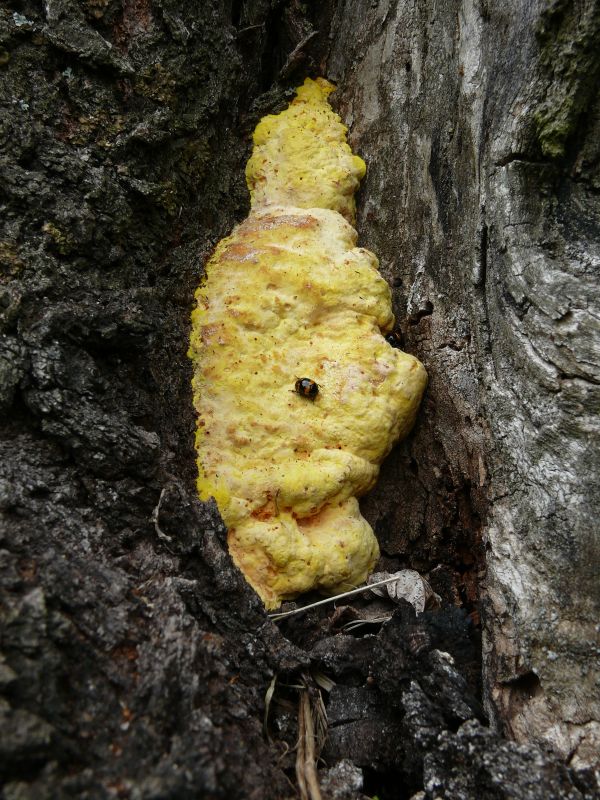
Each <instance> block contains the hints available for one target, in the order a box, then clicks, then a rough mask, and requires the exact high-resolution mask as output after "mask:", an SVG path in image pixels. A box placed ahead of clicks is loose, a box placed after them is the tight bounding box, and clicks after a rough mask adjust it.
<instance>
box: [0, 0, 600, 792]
mask: <svg viewBox="0 0 600 800" xmlns="http://www.w3.org/2000/svg"><path fill="white" fill-rule="evenodd" d="M496 5H497V4H491V3H489V4H488V3H485V2H483V0H482V2H480V3H479V4H477V3H475V2H471V1H470V0H464V2H460V1H459V0H450V1H449V2H444V3H435V2H430V1H429V0H423V2H419V3H408V2H402V0H380V2H375V3H365V2H361V1H360V0H339V1H338V2H333V0H332V2H328V3H323V4H321V3H314V4H312V5H311V4H308V5H305V4H302V3H299V2H296V0H289V2H279V1H278V0H272V1H270V0H248V1H247V2H232V3H228V2H220V1H219V0H211V2H206V3H201V4H198V3H196V2H171V0H155V1H154V2H150V1H149V0H139V2H137V1H136V2H129V0H124V2H119V1H118V0H106V2H95V1H94V0H90V1H89V2H83V3H76V2H74V1H72V0H50V1H49V2H47V3H45V4H41V3H38V2H35V1H34V0H23V1H22V2H19V1H18V0H15V2H14V3H12V4H10V5H6V6H4V7H3V8H2V9H0V89H1V92H2V94H1V99H2V104H3V113H2V117H1V120H0V132H1V141H2V151H1V153H0V168H1V170H2V181H1V183H0V192H1V199H0V203H1V207H2V219H1V222H0V224H1V228H0V267H1V270H2V271H1V273H0V328H1V330H0V336H1V338H0V414H1V415H2V416H1V418H0V448H1V450H2V453H1V457H0V511H1V512H2V522H1V524H0V593H1V594H0V600H1V605H0V636H1V638H0V693H1V696H0V782H2V786H3V788H2V792H3V794H2V796H3V798H6V799H7V800H8V799H9V798H10V800H16V798H19V799H20V800H21V799H22V798H32V800H33V798H39V797H52V798H54V797H89V798H97V797H98V798H104V797H106V798H109V797H130V798H144V799H145V798H158V797H160V798H186V797H190V798H195V797H202V798H205V797H215V798H216V797H219V798H228V800H230V799H231V798H237V797H239V798H246V797H256V798H284V797H292V796H294V794H295V788H294V786H293V785H292V784H291V783H290V778H292V779H293V775H294V769H293V756H292V755H290V754H289V752H288V750H289V748H290V747H293V746H294V744H295V736H296V735H297V729H296V727H295V724H296V720H295V712H293V711H292V712H291V711H290V710H289V702H288V701H289V700H290V697H288V696H286V695H285V692H286V691H289V692H291V697H292V698H293V701H294V702H296V700H297V698H296V696H295V695H294V694H293V692H294V691H295V690H286V689H281V690H280V691H281V695H280V697H279V701H280V703H279V705H277V704H276V703H275V702H274V703H273V708H272V710H271V714H272V721H271V736H272V739H273V741H270V740H268V739H266V738H265V736H264V735H263V730H262V725H263V715H264V698H265V694H266V692H267V688H268V687H269V684H270V682H271V681H272V679H273V677H274V676H275V675H277V676H278V678H279V684H283V683H288V684H292V685H295V684H297V683H298V681H299V680H303V681H306V682H307V683H310V678H309V677H307V676H308V674H309V673H308V670H309V667H311V666H312V667H313V668H318V669H319V670H320V671H323V672H326V673H327V674H328V675H329V676H331V677H332V678H333V679H335V680H336V682H337V686H336V688H335V690H334V691H332V693H331V696H330V698H329V701H328V708H329V714H330V723H331V726H332V727H331V730H330V736H329V742H328V744H327V746H326V750H325V756H326V758H327V759H328V766H333V765H334V764H336V763H338V762H339V763H342V764H344V763H345V761H344V760H345V759H351V760H352V761H353V763H354V764H355V765H357V766H358V767H360V768H361V769H362V770H363V773H364V774H363V777H364V785H363V791H364V792H365V793H369V794H378V795H379V797H380V798H381V800H385V798H388V797H396V796H406V797H408V796H410V794H411V793H412V792H416V791H419V790H422V791H423V792H424V794H423V795H421V797H424V798H427V800H433V798H435V797H445V798H472V800H475V798H477V800H480V798H483V797H498V798H506V799H507V800H508V798H511V799H512V800H514V799H515V798H540V800H541V798H546V797H569V798H581V797H589V798H591V797H594V796H596V792H597V788H595V787H596V786H597V784H596V783H595V778H594V776H593V774H592V773H591V771H590V770H591V767H592V766H593V764H594V762H595V761H596V760H597V752H598V751H599V747H598V721H599V720H600V710H599V709H598V707H597V705H595V703H597V702H598V693H597V685H596V684H594V681H595V680H597V673H595V671H594V666H595V659H597V650H595V649H594V647H595V646H597V645H595V644H594V641H595V639H594V637H597V630H596V629H595V627H594V626H595V625H596V624H597V619H598V606H599V605H600V604H599V598H598V583H597V578H596V575H597V564H598V546H597V544H596V542H597V539H596V537H595V531H596V529H597V527H598V526H597V523H596V520H597V518H598V511H599V509H598V498H599V491H598V487H597V485H595V484H596V481H595V477H596V475H597V472H598V469H597V467H598V465H597V462H596V461H595V454H594V449H593V438H594V436H597V434H598V427H599V426H598V416H597V415H598V408H599V402H598V400H599V397H598V395H599V393H600V390H599V388H598V351H597V324H598V323H597V320H598V310H597V304H598V299H597V294H598V293H597V290H596V283H597V280H596V279H595V275H594V271H595V270H596V273H597V266H598V243H597V241H598V229H599V219H598V215H599V204H598V188H599V186H600V183H599V175H598V141H599V137H598V133H599V126H600V113H599V106H598V101H597V97H596V96H595V91H596V86H597V76H598V69H599V67H600V59H599V58H598V56H597V52H596V51H597V43H598V17H599V13H598V10H597V8H596V5H595V4H594V3H592V2H591V0H590V1H589V2H583V1H582V2H565V0H560V2H554V3H552V4H550V5H547V4H544V3H542V2H541V0H539V2H534V3H524V2H517V0H514V2H512V3H511V4H508V5H506V4H505V5H504V6H503V7H502V8H501V9H500V8H495V7H494V6H496ZM315 31H318V33H316V34H315ZM305 74H313V75H316V74H325V75H326V76H327V77H329V78H330V79H332V80H336V81H338V82H339V85H340V91H339V93H338V99H337V101H336V102H337V103H338V105H339V109H340V112H341V113H342V115H343V117H344V118H345V120H346V121H347V122H348V124H350V126H351V139H352V143H353V146H354V149H355V150H356V151H357V152H359V153H360V154H361V155H363V156H364V158H365V160H366V161H367V163H368V173H367V178H366V179H365V182H364V186H363V189H362V190H361V195H360V203H359V222H358V228H359V233H360V236H361V243H362V244H363V245H365V246H367V247H369V248H370V249H372V250H373V251H374V252H375V253H376V254H377V255H378V256H379V258H380V260H381V265H382V271H383V273H384V275H385V276H386V277H387V278H388V280H389V281H390V284H391V285H392V286H393V292H394V303H395V308H396V311H397V316H398V320H399V325H400V327H401V329H402V333H403V336H404V342H405V349H407V350H409V351H410V352H414V353H415V354H417V355H419V357H420V358H421V359H422V360H423V361H424V363H425V365H426V367H427V369H428V371H429V374H430V386H429V389H428V393H427V396H426V399H425V402H424V405H423V410H422V413H421V417H420V420H419V422H418V424H417V428H416V430H415V432H414V435H413V436H412V437H411V439H410V440H409V441H408V442H407V443H405V444H403V445H402V446H401V447H399V448H397V450H396V451H395V452H394V453H393V454H392V455H391V456H390V458H389V459H388V461H387V462H386V464H385V465H384V468H383V470H382V479H381V481H380V483H379V485H378V487H377V488H376V490H375V491H374V492H373V494H372V495H371V496H370V497H369V498H366V499H365V501H364V503H363V506H364V513H365V514H366V515H367V516H368V517H369V519H370V521H371V522H372V524H373V526H374V528H375V530H376V532H377V534H378V537H379V539H380V543H381V546H382V552H383V559H382V565H381V566H382V568H388V569H389V568H393V567H398V566H404V565H406V566H410V567H413V568H415V569H418V570H420V571H421V572H423V573H425V574H426V575H427V576H428V579H429V581H430V583H431V584H432V586H433V587H434V588H435V590H436V591H437V592H438V593H439V594H440V595H441V596H442V597H443V599H444V607H443V608H442V609H441V610H440V611H436V612H434V611H429V612H427V613H426V614H424V615H422V617H420V618H419V619H415V617H414V614H413V615H412V616H411V614H410V612H409V610H407V609H406V608H401V609H399V610H398V611H397V612H396V614H395V615H394V617H393V619H392V620H391V621H390V623H388V624H386V625H385V626H383V627H382V628H381V630H379V632H378V633H376V635H375V634H373V635H368V636H362V637H358V638H354V637H353V636H348V635H343V634H342V633H340V631H339V627H337V625H338V622H339V619H343V614H353V613H354V611H353V610H352V609H350V610H345V611H342V612H341V613H340V614H338V615H337V617H336V615H333V616H331V615H328V614H327V613H324V614H321V615H307V616H306V617H305V618H304V619H302V620H301V621H298V622H291V623H289V624H287V625H286V626H284V627H283V628H282V631H283V632H281V631H280V630H278V629H277V628H276V627H275V626H274V625H273V624H272V623H271V622H270V621H269V620H267V618H266V617H265V615H264V611H263V610H262V607H261V605H260V603H259V602H258V600H257V598H256V597H255V596H254V594H253V592H252V591H251V590H250V589H249V588H248V587H247V585H246V584H245V583H244V581H243V580H242V579H241V577H240V575H239V573H238V572H237V570H235V568H234V567H233V566H232V564H231V562H230V560H229V557H228V555H227V554H226V551H225V547H224V530H223V527H222V524H221V521H220V519H219V517H218V514H217V512H216V510H215V508H214V506H213V505H212V504H209V505H202V504H200V503H199V502H198V501H197V500H196V499H195V497H194V488H193V484H194V474H195V465H194V453H193V447H192V442H193V427H194V420H193V416H192V403H191V397H190V369H189V364H188V361H187V358H186V350H187V339H188V331H189V313H190V310H191V307H192V297H193V291H194V289H195V286H196V285H197V282H198V281H199V279H200V276H201V273H202V263H203V261H204V260H205V258H206V257H207V255H208V254H209V253H210V251H211V249H212V247H213V246H214V244H215V243H216V242H217V241H218V240H219V239H220V238H221V237H222V236H224V235H225V234H226V233H227V232H229V230H230V229H231V227H232V226H233V224H234V223H235V222H237V221H239V220H240V219H241V218H243V216H244V215H245V213H246V210H247V202H248V201H247V194H246V189H245V186H244V178H243V169H244V165H245V161H246V159H247V156H248V151H249V135H250V133H251V131H252V129H253V127H254V125H255V124H256V122H257V120H258V119H259V118H260V117H261V116H262V115H263V114H265V113H270V112H274V111H277V110H278V109H280V108H282V107H283V106H284V105H285V103H286V101H287V99H289V97H290V91H289V90H290V87H291V86H294V85H297V83H298V82H301V80H302V79H303V77H304V75H305ZM596 458H597V457H596ZM479 609H480V610H481V612H482V620H483V635H484V649H483V699H484V700H485V704H486V706H487V711H488V714H489V717H490V719H489V720H486V717H485V714H483V713H482V710H481V708H480V705H479V702H478V699H477V697H476V695H477V694H478V692H479V691H480V689H481V675H480V669H481V664H480V661H479V656H478V652H477V646H478V621H477V611H478V610H479ZM468 613H469V614H470V619H469V617H468V616H467V614H468ZM444 653H450V654H451V655H449V656H446V655H444ZM279 684H278V685H279ZM313 691H314V687H313ZM286 702H287V703H288V705H286ZM475 720H479V721H478V722H477V721H475ZM488 721H489V722H491V726H489V725H488V724H487V723H488ZM503 734H504V736H503ZM510 739H515V740H516V741H517V742H520V743H527V744H523V746H518V745H517V744H515V743H513V742H511V741H509V740H510ZM284 743H285V744H284ZM547 745H549V746H550V747H551V748H552V749H553V753H551V754H548V753H547V752H546V751H545V747H546V746H547ZM594 748H595V749H594ZM286 753H287V755H286ZM565 762H566V763H567V764H568V768H567V767H566V766H565ZM347 773H348V775H351V776H353V778H352V780H353V781H354V783H352V781H350V779H349V778H348V780H347V781H346V784H345V785H342V787H341V789H339V792H341V794H339V795H338V796H340V797H342V796H344V795H343V792H344V791H346V795H345V796H347V797H359V796H360V794H359V792H360V789H359V788H357V787H358V786H359V784H360V781H358V782H357V779H356V775H357V772H356V769H355V768H354V772H353V771H352V768H350V769H349V771H347ZM335 774H337V773H335ZM335 774H334V772H333V771H332V772H331V774H330V775H329V778H328V779H327V780H329V783H327V781H325V784H326V785H328V786H329V785H331V786H333V783H332V782H334V779H335ZM340 774H343V770H342V772H341V773H340ZM349 781H350V782H349ZM351 783H352V785H353V786H354V789H350V788H349V787H350V784H351ZM342 784H343V781H342ZM399 787H400V788H399ZM331 791H332V792H333V789H331ZM336 791H338V790H336ZM348 792H350V794H348ZM352 792H354V793H352ZM398 793H399V794H398ZM332 796H333V795H332Z"/></svg>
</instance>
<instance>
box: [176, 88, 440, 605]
mask: <svg viewBox="0 0 600 800" xmlns="http://www.w3.org/2000/svg"><path fill="white" fill-rule="evenodd" d="M333 89H334V87H333V86H332V85H331V84H330V83H328V82H327V81H325V80H323V79H317V80H316V81H313V80H311V79H307V80H306V81H305V83H304V85H303V86H301V87H300V88H299V89H298V90H297V96H296V98H295V99H294V100H293V101H292V103H291V104H290V106H289V108H288V109H287V110H285V111H284V112H282V113H281V114H278V115H276V116H275V115H272V116H267V117H264V118H263V119H262V120H261V121H260V123H259V124H258V126H257V128H256V131H255V133H254V149H253V152H252V156H251V158H250V160H249V162H248V165H247V168H246V178H247V182H248V187H249V189H250V193H251V212H250V215H249V216H248V218H247V219H246V220H245V221H244V222H243V223H241V224H240V225H238V226H237V227H236V228H235V229H234V231H233V233H232V234H231V236H228V237H227V238H226V239H223V240H222V241H221V242H220V243H219V245H218V246H217V248H216V250H215V252H214V254H213V256H212V257H211V259H210V260H209V262H208V264H207V266H206V277H205V279H204V280H203V282H202V284H201V285H200V287H199V289H198V290H197V292H196V301H197V307H196V309H195V310H194V311H193V313H192V334H191V343H190V357H191V358H192V360H193V365H194V375H193V381H192V385H193V395H194V405H195V408H196V411H197V412H198V427H197V435H196V449H197V452H198V471H199V477H198V491H199V494H200V497H201V498H202V499H207V498H209V497H211V496H213V497H214V498H215V499H216V501H217V504H218V506H219V510H220V512H221V515H222V517H223V519H224V521H225V524H226V525H227V528H228V542H229V549H230V552H231V554H232V557H233V559H234V561H235V563H236V564H237V565H238V566H239V568H240V569H241V570H242V572H243V573H244V575H245V576H246V579H247V580H248V581H249V583H250V584H251V585H252V586H253V587H254V588H255V590H256V591H257V592H258V594H259V595H260V597H261V598H262V600H263V601H264V603H265V606H266V607H267V608H268V609H273V608H276V607H277V606H278V605H279V604H280V603H281V601H282V600H284V599H286V598H291V597H294V596H296V595H298V594H300V593H302V592H306V591H309V590H311V589H318V590H320V591H323V592H325V593H332V594H333V593H336V592H342V591H346V590H348V589H351V588H353V587H354V586H356V585H358V584H360V583H361V582H363V581H364V580H365V578H366V577H367V575H368V574H369V572H370V571H371V570H372V569H373V567H374V565H375V562H376V560H377V558H378V555H379V550H378V546H377V541H376V539H375V536H374V535H373V532H372V530H371V528H370V526H369V524H368V523H367V522H366V520H364V519H363V517H362V516H361V514H360V510H359V506H358V500H357V497H360V496H361V495H362V494H364V493H365V492H366V491H368V490H369V489H370V488H371V487H372V486H373V484H374V483H375V480H376V478H377V475H378V472H379V464H380V463H381V461H382V460H383V458H384V457H385V456H386V455H387V453H388V452H389V450H390V448H391V447H392V445H393V444H394V443H395V442H396V441H397V440H398V439H399V438H401V437H402V436H404V435H406V434H407V433H408V431H409V430H410V428H411V427H412V425H413V423H414V419H415V415H416V412H417V409H418V406H419V402H420V399H421V396H422V393H423V391H424V389H425V385H426V383H427V375H426V372H425V369H424V368H423V366H422V364H421V363H420V362H419V361H418V360H417V359H416V358H414V357H413V356H410V355H407V354H406V353H403V352H401V351H400V350H398V349H395V348H393V347H392V346H391V345H389V344H388V343H387V341H386V340H385V338H384V335H383V334H385V333H387V332H389V331H391V330H392V328H393V325H394V317H393V314H392V308H391V296H390V289H389V287H388V285H387V283H386V282H385V281H384V279H383V278H382V277H381V276H380V274H379V272H378V262H377V258H376V257H375V256H374V255H373V253H370V252H369V251H368V250H365V249H363V248H360V247H356V243H357V234H356V231H355V230H354V228H353V227H352V223H353V222H354V213H355V206H354V193H355V191H356V189H357V188H358V185H359V182H360V179H361V178H362V177H363V175H364V173H365V164H364V162H363V161H362V159H360V158H358V156H355V155H353V153H352V151H351V149H350V147H349V146H348V144H347V143H346V128H345V126H344V125H343V124H342V122H341V120H340V118H339V117H338V115H337V114H335V112H334V111H333V110H332V109H331V107H330V105H329V103H328V100H327V98H328V96H329V94H330V93H331V92H332V91H333ZM299 378H309V379H311V380H313V381H316V383H317V384H318V386H319V392H318V394H317V396H316V398H314V399H310V398H307V397H304V396H302V395H300V394H298V393H297V392H295V391H294V386H295V382H296V380H297V379H299Z"/></svg>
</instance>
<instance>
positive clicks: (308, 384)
mask: <svg viewBox="0 0 600 800" xmlns="http://www.w3.org/2000/svg"><path fill="white" fill-rule="evenodd" d="M294 389H295V390H296V392H297V393H298V394H301V395H302V397H308V399H309V400H314V399H315V397H316V396H317V395H318V394H319V384H318V383H315V381H313V380H311V379H310V378H298V380H297V381H296V383H295V384H294Z"/></svg>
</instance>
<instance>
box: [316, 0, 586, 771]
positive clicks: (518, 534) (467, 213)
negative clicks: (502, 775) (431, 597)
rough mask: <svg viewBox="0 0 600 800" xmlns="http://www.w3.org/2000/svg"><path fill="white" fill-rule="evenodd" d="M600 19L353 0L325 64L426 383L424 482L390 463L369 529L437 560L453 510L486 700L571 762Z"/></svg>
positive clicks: (393, 549) (371, 237)
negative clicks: (477, 607)
mask: <svg viewBox="0 0 600 800" xmlns="http://www.w3.org/2000/svg"><path fill="white" fill-rule="evenodd" d="M599 26H600V10H599V8H598V5H597V3H594V2H587V3H586V2H575V3H567V2H554V3H551V4H547V3H542V2H537V3H522V2H518V1H515V2H511V3H509V4H502V7H501V8H500V7H497V4H492V3H485V2H474V1H473V0H464V1H463V2H448V3H439V4H438V3H412V2H402V0H399V1H398V2H393V1H392V2H388V0H381V2H378V3H373V4H371V6H370V7H369V11H368V13H366V11H365V8H364V7H362V4H360V3H352V2H346V3H344V4H342V5H341V6H340V7H339V8H338V10H337V12H336V17H335V18H334V20H333V24H332V30H333V31H334V32H335V33H334V34H332V44H331V54H330V58H329V60H328V62H327V68H328V72H329V74H330V76H331V77H332V79H334V80H338V81H339V83H340V85H341V87H342V90H341V95H342V99H341V101H340V106H341V108H342V110H343V113H344V116H345V118H346V119H347V120H348V121H349V122H350V124H351V129H352V141H353V143H354V145H355V147H357V148H358V149H359V151H360V152H361V153H362V154H363V155H364V157H365V159H366V161H367V163H368V164H369V171H368V177H367V179H366V182H365V185H364V188H363V198H364V200H363V203H362V205H361V214H360V220H359V226H358V227H359V230H360V231H361V234H362V237H363V242H364V244H365V245H366V246H367V247H369V248H371V249H373V250H374V251H375V252H376V253H377V254H378V255H379V257H380V258H381V260H382V264H383V269H384V271H385V272H386V273H387V275H388V277H389V279H390V281H391V282H392V283H393V285H394V286H395V287H397V288H396V293H395V299H396V302H397V307H398V313H399V317H400V320H402V321H403V324H404V330H405V332H406V340H407V346H408V349H409V350H410V351H411V352H415V353H416V354H417V355H419V356H420V357H421V358H422V360H423V361H424V363H425V364H426V366H427V369H428V371H429V373H430V376H431V385H430V390H429V403H427V404H426V406H425V409H424V413H423V415H422V418H421V421H420V424H419V428H418V430H417V433H416V435H415V437H414V439H413V441H412V443H411V445H410V457H411V458H412V462H411V466H412V471H413V473H414V472H416V473H417V475H416V477H415V476H411V474H410V471H409V470H407V469H405V468H404V465H403V462H406V459H403V458H402V456H401V455H399V456H397V463H398V466H399V468H400V470H401V471H403V472H404V476H403V477H402V478H401V481H400V483H399V482H398V480H397V476H396V475H394V476H393V477H392V478H388V480H387V482H384V483H382V485H380V487H379V489H378V490H377V491H376V495H375V497H374V498H373V499H372V500H371V502H370V507H371V514H372V518H373V519H374V521H375V522H377V520H378V519H379V518H383V517H384V516H385V514H387V515H388V516H389V515H390V513H391V515H392V517H393V520H394V523H395V524H394V526H393V529H392V530H390V532H389V534H388V536H389V541H388V543H387V550H388V552H390V553H406V552H409V553H410V554H411V556H413V555H414V552H415V551H414V546H413V545H412V544H411V545H407V541H410V540H411V539H412V538H413V537H414V536H415V533H416V532H418V531H419V525H423V520H425V523H424V528H423V529H422V530H423V533H422V538H423V539H424V544H423V547H424V548H425V549H426V550H428V551H429V553H428V557H429V558H433V557H435V555H436V554H437V553H439V551H440V550H442V549H443V547H444V544H443V543H441V542H440V539H445V538H446V537H447V535H448V533H450V535H451V536H455V535H456V527H457V521H456V519H454V520H452V519H450V520H449V519H448V518H447V517H446V518H444V516H443V515H440V507H441V509H442V510H446V509H445V508H444V505H445V503H440V498H444V497H447V496H450V497H452V496H454V498H456V502H455V504H454V509H452V511H454V512H455V513H456V514H457V516H458V517H459V520H458V527H459V528H461V527H462V531H463V532H464V535H465V537H466V539H467V546H469V541H470V546H471V547H472V549H473V552H474V553H475V554H477V553H478V550H477V548H478V545H479V541H480V539H481V541H482V542H483V546H484V548H485V557H483V555H482V554H480V555H479V556H476V559H477V563H478V567H481V566H483V564H485V568H486V569H487V575H486V577H485V580H484V582H483V583H482V584H481V599H482V602H483V609H484V614H483V618H484V632H485V636H484V669H485V676H484V684H485V691H486V699H487V704H488V709H489V711H490V713H491V714H492V715H493V717H494V719H495V720H496V724H497V725H498V726H499V727H501V728H503V729H504V730H505V731H506V732H508V733H509V734H510V735H511V736H512V737H514V738H516V739H517V740H518V741H537V742H539V743H545V744H548V745H550V746H551V747H553V748H554V749H555V751H556V752H557V753H559V754H560V755H561V756H562V757H563V758H565V759H568V760H570V763H572V764H577V765H580V766H583V765H588V766H589V765H592V764H596V765H597V763H598V752H600V738H599V736H600V727H599V721H600V705H599V703H600V694H599V693H598V677H599V676H598V650H597V646H598V628H597V622H598V617H599V615H598V610H599V600H600V594H599V585H600V584H599V582H598V566H599V562H600V560H599V549H598V514H599V511H600V506H599V503H600V492H599V489H598V474H599V470H598V467H599V458H598V444H597V443H598V435H599V433H600V424H599V420H598V411H599V409H600V387H599V384H598V380H599V376H600V371H599V369H600V337H599V329H600V324H599V321H598V320H599V300H598V298H599V293H598V267H599V266H600V260H599V257H600V247H599V237H598V234H599V231H600V225H599V223H600V203H599V199H598V188H599V183H598V177H599V176H598V156H599V149H598V146H599V128H598V123H599V109H600V106H599V104H598V97H597V88H598V81H597V78H598V73H599V66H600V64H599V60H598V56H597V48H598V42H599V40H600V38H599ZM395 493H397V494H398V495H400V497H401V500H399V501H396V502H394V500H393V495H394V494H395ZM461 497H462V498H463V500H464V501H465V502H466V505H467V508H468V510H467V511H466V512H464V511H463V510H462V509H461V507H460V502H459V501H460V499H461ZM440 516H441V517H442V518H441V519H440V518H439V517H440ZM428 566H429V564H428Z"/></svg>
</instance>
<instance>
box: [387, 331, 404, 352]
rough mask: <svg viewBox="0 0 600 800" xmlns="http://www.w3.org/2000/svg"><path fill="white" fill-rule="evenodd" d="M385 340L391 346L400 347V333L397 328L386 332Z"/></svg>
mask: <svg viewBox="0 0 600 800" xmlns="http://www.w3.org/2000/svg"><path fill="white" fill-rule="evenodd" d="M385 340H386V342H387V343H388V344H391V345H392V347H397V348H399V349H401V348H402V334H401V333H400V331H398V330H395V331H392V332H391V333H388V335H387V336H386V337H385Z"/></svg>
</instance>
